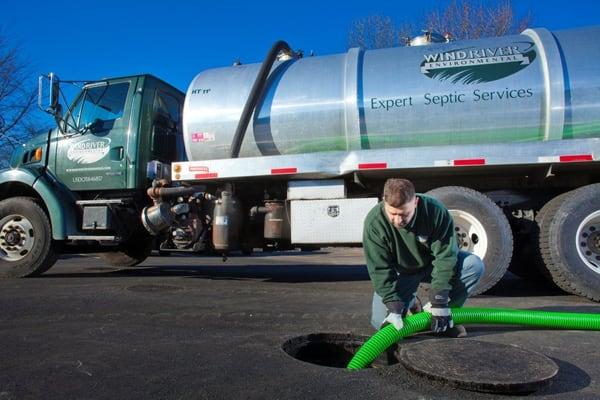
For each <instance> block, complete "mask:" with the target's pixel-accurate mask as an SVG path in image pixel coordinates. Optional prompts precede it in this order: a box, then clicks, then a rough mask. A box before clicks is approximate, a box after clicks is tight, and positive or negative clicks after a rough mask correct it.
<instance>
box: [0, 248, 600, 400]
mask: <svg viewBox="0 0 600 400" xmlns="http://www.w3.org/2000/svg"><path fill="white" fill-rule="evenodd" d="M371 290H372V289H371V284H370V281H369V279H368V275H367V272H366V267H365V266H364V259H363V257H362V253H361V250H360V249H335V250H333V249H325V250H322V251H317V252H312V253H301V252H287V253H272V254H270V253H258V254H255V255H253V256H250V257H231V258H230V259H229V260H228V261H227V262H223V261H222V260H221V259H220V258H217V257H189V256H179V255H175V256H170V257H151V258H149V259H148V260H147V261H145V262H144V263H143V264H141V265H140V266H138V267H135V268H131V269H123V270H119V269H115V268H110V267H107V266H105V265H103V263H102V261H101V260H99V259H98V258H96V257H93V256H70V257H67V258H63V259H61V260H59V262H58V263H57V264H56V265H55V266H54V267H53V268H52V269H51V270H50V271H48V272H47V273H45V274H44V275H42V276H41V277H37V278H29V279H21V280H3V281H0V310H1V312H0V400H8V399H232V398H233V399H382V398H388V399H391V398H400V399H430V398H431V399H438V398H439V399H442V398H447V399H492V398H493V399H496V398H504V397H506V396H501V395H492V394H485V393H476V392H469V391H464V390H458V389H452V388H450V387H447V386H445V385H443V384H440V383H435V382H429V381H427V380H425V379H423V378H418V377H415V376H413V375H412V374H410V373H409V372H408V371H406V370H405V369H404V368H403V367H402V366H401V364H396V365H391V366H383V367H378V368H369V369H365V370H360V371H348V370H345V369H343V368H333V367H326V366H320V365H316V364H312V363H307V362H303V361H300V360H297V359H295V358H293V357H291V356H290V355H288V354H287V353H286V352H284V351H283V350H282V345H283V344H284V342H286V341H287V340H289V339H292V338H296V337H299V336H303V335H309V334H313V333H330V334H335V333H340V334H348V335H356V336H371V335H372V334H373V333H374V331H373V329H372V328H371V326H370V325H369V314H370V302H371V294H372V292H371ZM467 305H472V306H478V307H507V308H519V309H532V310H553V311H571V312H587V313H600V305H599V304H597V303H593V302H590V301H588V300H585V299H582V298H579V297H576V296H571V295H567V294H564V293H562V292H560V291H558V290H554V289H549V288H547V287H546V286H544V285H537V284H532V283H528V282H526V281H523V280H521V279H519V278H517V277H515V276H513V275H510V274H507V276H506V277H505V278H504V279H503V280H502V281H501V282H500V283H499V284H498V285H497V286H496V287H495V288H493V289H492V290H491V291H490V292H489V293H486V294H485V295H480V296H476V297H475V298H473V299H470V300H469V303H467ZM468 330H469V337H470V338H475V339H477V340H482V341H489V342H494V343H501V344H511V345H516V346H519V347H521V348H524V349H528V350H533V351H536V352H539V353H542V354H545V355H546V356H548V357H550V358H551V359H552V360H553V361H554V362H555V363H556V364H557V365H558V366H559V372H558V374H557V376H556V377H555V378H554V379H553V381H552V384H551V385H550V386H548V387H546V388H544V389H541V390H540V391H538V392H535V393H532V394H531V395H530V396H529V397H533V398H541V399H546V398H547V399H572V398H577V399H597V398H600V363H598V360H600V349H599V346H598V343H600V332H589V331H585V332H584V331H556V330H544V329H532V328H522V327H508V326H482V325H481V326H477V325H476V326H468ZM415 340H426V338H425V337H424V336H423V335H419V337H417V338H413V339H407V340H406V341H405V343H411V341H415ZM449 340H450V339H449ZM458 340H460V339H458ZM401 345H402V344H401ZM513 398H514V397H513Z"/></svg>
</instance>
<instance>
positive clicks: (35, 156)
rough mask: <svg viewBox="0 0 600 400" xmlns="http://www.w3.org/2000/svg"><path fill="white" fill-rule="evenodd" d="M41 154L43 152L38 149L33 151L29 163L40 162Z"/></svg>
mask: <svg viewBox="0 0 600 400" xmlns="http://www.w3.org/2000/svg"><path fill="white" fill-rule="evenodd" d="M43 153H44V152H43V150H42V148H41V147H38V148H37V149H35V152H34V153H33V157H32V158H31V161H41V160H42V154H43Z"/></svg>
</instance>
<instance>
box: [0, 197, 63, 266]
mask: <svg viewBox="0 0 600 400" xmlns="http://www.w3.org/2000/svg"><path fill="white" fill-rule="evenodd" d="M57 258H58V254H57V253H56V252H55V245H54V243H53V241H52V227H51V226H50V220H49V219H48V216H47V215H46V212H45V211H44V210H43V209H42V207H40V206H39V205H38V204H37V203H36V202H35V200H34V199H33V198H31V197H13V198H10V199H6V200H3V201H1V202H0V278H23V277H26V276H34V275H39V274H42V273H44V272H46V271H47V270H48V269H50V267H52V265H54V263H55V262H56V260H57Z"/></svg>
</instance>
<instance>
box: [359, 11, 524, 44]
mask: <svg viewBox="0 0 600 400" xmlns="http://www.w3.org/2000/svg"><path fill="white" fill-rule="evenodd" d="M530 23H531V15H527V16H521V17H517V16H516V15H515V11H514V8H513V6H512V3H511V1H510V0H503V1H501V2H496V3H493V4H492V5H490V4H489V2H488V3H485V4H484V3H482V2H475V1H474V0H453V1H452V2H451V3H449V4H448V5H447V6H446V7H444V8H443V9H441V10H433V11H431V12H429V13H428V14H426V15H425V17H424V18H423V21H422V22H421V23H420V24H418V26H419V27H420V28H421V29H428V30H432V31H436V32H439V33H449V34H450V36H451V37H452V38H453V39H476V38H480V37H489V36H502V35H506V34H511V33H519V32H521V31H522V30H524V29H525V28H527V26H529V24H530ZM412 33H416V31H415V29H414V25H413V24H411V23H408V22H404V23H402V24H400V25H399V26H398V27H397V26H396V25H394V23H393V22H392V19H391V18H390V17H387V16H381V15H378V16H370V17H364V18H361V19H359V20H357V21H354V22H353V24H352V25H351V27H350V30H349V33H348V47H362V48H365V49H378V48H382V47H394V46H401V45H405V44H406V42H407V40H406V38H408V37H410V36H411V34H412Z"/></svg>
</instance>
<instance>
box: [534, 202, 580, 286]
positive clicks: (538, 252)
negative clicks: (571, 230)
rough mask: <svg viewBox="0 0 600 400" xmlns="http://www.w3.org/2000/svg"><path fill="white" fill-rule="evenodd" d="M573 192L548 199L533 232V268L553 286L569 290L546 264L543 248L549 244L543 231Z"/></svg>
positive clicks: (546, 229)
mask: <svg viewBox="0 0 600 400" xmlns="http://www.w3.org/2000/svg"><path fill="white" fill-rule="evenodd" d="M572 194H573V192H565V193H562V194H559V195H558V196H556V197H554V198H552V199H551V200H550V201H548V202H547V203H546V204H544V206H543V207H542V208H541V209H540V211H539V212H538V213H537V215H536V216H535V222H536V226H535V229H534V230H533V231H532V232H531V235H532V241H533V243H534V247H533V248H534V253H533V265H531V267H532V268H535V269H537V270H538V271H539V272H540V273H541V274H542V275H543V276H544V278H545V279H546V280H547V281H548V282H549V283H551V284H552V285H553V286H555V287H556V286H557V287H558V288H560V289H562V290H565V291H567V292H568V291H569V287H568V285H566V284H565V283H564V282H562V281H555V280H554V277H553V276H552V274H551V273H550V271H549V269H548V267H547V266H546V262H545V261H544V256H543V255H542V248H543V247H545V246H546V245H547V244H546V243H545V242H542V234H541V233H542V232H546V231H548V229H549V226H550V222H552V219H553V218H554V215H555V214H556V210H557V209H558V208H559V207H560V206H561V205H562V204H563V202H564V201H565V199H566V198H568V197H569V196H571V195H572Z"/></svg>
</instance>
